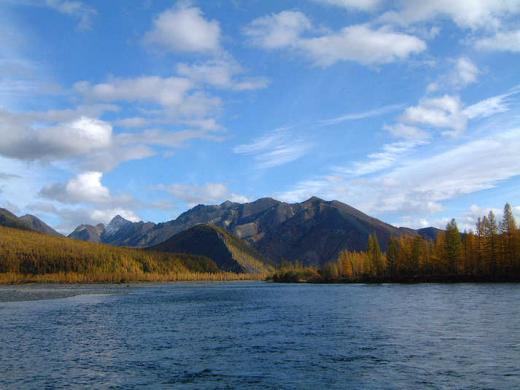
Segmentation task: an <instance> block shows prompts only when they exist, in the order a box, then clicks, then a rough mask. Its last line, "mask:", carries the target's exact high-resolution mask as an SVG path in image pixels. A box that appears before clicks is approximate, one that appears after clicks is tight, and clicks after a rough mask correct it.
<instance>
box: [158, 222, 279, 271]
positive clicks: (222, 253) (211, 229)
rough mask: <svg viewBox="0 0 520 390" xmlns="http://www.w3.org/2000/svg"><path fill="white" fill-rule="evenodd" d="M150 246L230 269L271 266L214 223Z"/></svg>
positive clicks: (255, 269)
mask: <svg viewBox="0 0 520 390" xmlns="http://www.w3.org/2000/svg"><path fill="white" fill-rule="evenodd" d="M149 249H150V250H155V251H160V252H176V253H190V254H194V255H201V256H206V257H209V258H210V259H212V260H213V261H214V262H215V263H216V264H217V265H218V267H219V268H220V269H222V270H224V271H228V272H237V273H264V272H268V271H269V270H270V269H271V267H269V266H267V265H266V264H265V263H264V262H263V260H262V259H261V257H260V255H258V254H257V253H256V252H255V251H254V250H253V249H252V248H250V247H249V245H247V244H246V243H245V242H243V241H242V240H240V239H239V238H236V237H234V236H233V235H231V234H229V233H228V232H226V231H225V230H224V229H222V228H218V227H216V226H213V225H196V226H194V227H192V228H190V229H188V230H185V231H183V232H180V233H178V234H176V235H174V236H173V237H171V238H169V239H168V240H166V241H165V242H163V243H161V244H158V245H156V246H153V247H151V248H149Z"/></svg>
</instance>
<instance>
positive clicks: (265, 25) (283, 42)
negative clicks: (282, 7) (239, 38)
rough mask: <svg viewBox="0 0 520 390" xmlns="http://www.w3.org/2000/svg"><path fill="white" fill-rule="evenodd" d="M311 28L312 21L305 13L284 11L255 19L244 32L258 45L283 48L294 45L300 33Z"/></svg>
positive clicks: (267, 47) (266, 47)
mask: <svg viewBox="0 0 520 390" xmlns="http://www.w3.org/2000/svg"><path fill="white" fill-rule="evenodd" d="M311 28H312V23H311V21H310V20H309V19H308V18H307V17H306V16H305V15H304V14H303V13H301V12H299V11H282V12H280V13H278V14H272V15H268V16H262V17H260V18H257V19H255V20H253V21H252V22H251V23H250V24H249V25H248V26H246V28H245V29H244V33H245V34H246V36H248V37H249V39H250V40H251V42H252V43H253V44H254V45H256V46H260V47H263V48H265V49H281V48H286V47H290V46H292V45H294V44H295V43H296V42H297V41H298V40H299V39H300V35H301V34H302V33H303V32H305V31H307V30H310V29H311Z"/></svg>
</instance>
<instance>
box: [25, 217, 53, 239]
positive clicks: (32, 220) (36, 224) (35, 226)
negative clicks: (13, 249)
mask: <svg viewBox="0 0 520 390" xmlns="http://www.w3.org/2000/svg"><path fill="white" fill-rule="evenodd" d="M18 219H19V220H20V221H21V222H23V223H25V224H26V225H27V226H29V228H30V229H31V230H34V231H36V232H40V233H43V234H48V235H49V236H55V237H63V235H62V234H60V233H58V232H57V231H56V230H54V229H53V228H51V227H50V226H49V225H47V224H46V223H45V222H43V221H42V220H41V219H39V218H38V217H35V216H34V215H31V214H26V215H24V216H22V217H20V218H18Z"/></svg>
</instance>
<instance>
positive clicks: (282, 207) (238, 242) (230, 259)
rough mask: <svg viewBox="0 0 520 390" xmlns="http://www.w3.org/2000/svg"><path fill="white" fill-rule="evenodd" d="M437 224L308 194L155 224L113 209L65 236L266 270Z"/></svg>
mask: <svg viewBox="0 0 520 390" xmlns="http://www.w3.org/2000/svg"><path fill="white" fill-rule="evenodd" d="M0 225H4V226H8V227H16V228H20V229H26V230H33V231H37V232H40V233H44V234H49V235H53V236H60V234H59V233H58V232H56V231H55V230H54V229H52V228H51V227H50V226H48V225H47V224H45V223H44V222H43V221H41V220H40V219H38V218H37V217H35V216H33V215H25V216H23V217H17V216H16V215H14V214H13V213H11V212H9V211H8V210H6V209H0ZM439 231H440V230H439V229H435V228H431V227H430V228H425V229H419V230H414V229H409V228H402V227H395V226H392V225H390V224H387V223H385V222H382V221H380V220H378V219H376V218H373V217H370V216H368V215H366V214H364V213H362V212H361V211H359V210H357V209H355V208H353V207H351V206H348V205H346V204H344V203H341V202H339V201H325V200H322V199H319V198H316V197H312V198H310V199H308V200H306V201H305V202H301V203H285V202H281V201H278V200H275V199H272V198H261V199H258V200H256V201H254V202H250V203H235V202H230V201H226V202H224V203H222V204H220V205H198V206H195V207H193V208H192V209H190V210H188V211H186V212H184V213H183V214H181V215H180V216H179V217H178V218H176V219H174V220H171V221H168V222H163V223H157V224H156V223H152V222H131V221H128V220H126V219H124V218H123V217H121V216H119V215H118V216H116V217H114V218H113V219H112V221H110V223H109V224H108V225H106V226H105V225H103V224H98V225H96V226H93V225H80V226H78V227H77V228H76V229H75V230H74V231H73V232H72V233H70V234H69V236H68V237H69V238H73V239H76V240H82V241H89V242H95V243H103V244H110V245H114V246H121V247H135V248H151V249H154V250H156V251H164V252H179V253H189V254H195V255H201V256H207V257H210V258H212V259H213V260H215V262H216V263H217V264H218V265H219V267H221V269H222V270H226V271H234V272H263V271H265V268H266V267H268V265H266V264H271V265H276V264H280V263H282V262H284V261H287V262H295V261H298V262H301V263H303V264H305V265H321V264H324V263H326V262H328V261H331V260H335V259H336V258H337V256H338V254H339V253H340V252H341V251H342V250H347V249H348V250H351V251H362V250H366V248H367V241H368V236H369V235H370V234H372V233H374V234H376V236H377V238H378V240H379V243H380V245H381V247H382V249H383V250H384V249H386V247H387V245H388V242H389V239H390V238H391V237H393V236H394V237H395V236H402V235H420V236H422V237H424V238H427V239H430V240H434V239H435V237H436V235H437V234H438V232H439ZM215 257H217V258H215Z"/></svg>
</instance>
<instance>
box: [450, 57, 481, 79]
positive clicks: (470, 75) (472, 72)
mask: <svg viewBox="0 0 520 390" xmlns="http://www.w3.org/2000/svg"><path fill="white" fill-rule="evenodd" d="M456 72H457V73H456V75H457V83H458V84H460V85H462V86H466V85H469V84H472V83H474V82H475V81H477V77H478V74H479V73H480V72H479V70H478V68H477V66H476V65H475V64H474V63H473V62H471V60H470V59H469V58H466V57H460V58H459V59H457V62H456Z"/></svg>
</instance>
